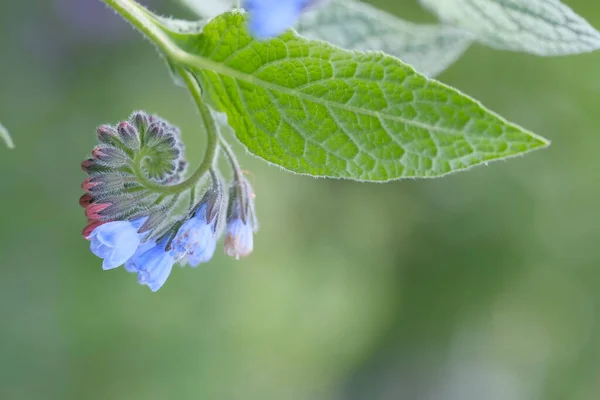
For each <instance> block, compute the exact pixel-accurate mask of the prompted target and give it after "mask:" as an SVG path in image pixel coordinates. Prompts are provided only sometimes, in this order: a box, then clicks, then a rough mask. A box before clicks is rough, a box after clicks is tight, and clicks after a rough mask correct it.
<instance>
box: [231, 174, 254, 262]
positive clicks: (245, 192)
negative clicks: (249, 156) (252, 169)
mask: <svg viewBox="0 0 600 400" xmlns="http://www.w3.org/2000/svg"><path fill="white" fill-rule="evenodd" d="M225 229H226V233H225V253H226V254H227V255H229V256H231V257H235V258H236V259H239V258H240V257H245V256H247V255H249V254H250V253H252V250H253V249H254V233H255V232H256V231H257V230H258V223H257V221H256V214H255V212H254V192H253V190H252V186H251V185H250V183H249V182H248V181H247V180H246V179H245V178H244V177H243V176H240V177H236V179H235V181H234V182H233V184H232V185H231V188H230V189H229V206H228V208H227V226H226V228H225Z"/></svg>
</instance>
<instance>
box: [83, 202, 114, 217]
mask: <svg viewBox="0 0 600 400" xmlns="http://www.w3.org/2000/svg"><path fill="white" fill-rule="evenodd" d="M108 207H110V203H100V204H90V205H89V206H87V208H86V209H85V216H86V217H88V219H100V218H101V215H100V213H101V212H102V210H105V209H107V208H108Z"/></svg>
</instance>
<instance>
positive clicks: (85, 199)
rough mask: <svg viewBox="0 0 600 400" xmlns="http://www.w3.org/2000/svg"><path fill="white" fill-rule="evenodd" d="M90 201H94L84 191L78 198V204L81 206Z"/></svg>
mask: <svg viewBox="0 0 600 400" xmlns="http://www.w3.org/2000/svg"><path fill="white" fill-rule="evenodd" d="M92 201H94V199H93V198H92V196H91V195H89V194H87V193H86V194H84V195H83V196H81V197H80V198H79V205H80V206H81V207H83V208H86V207H87V206H89V205H90V204H92Z"/></svg>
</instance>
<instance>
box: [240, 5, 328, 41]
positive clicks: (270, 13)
mask: <svg viewBox="0 0 600 400" xmlns="http://www.w3.org/2000/svg"><path fill="white" fill-rule="evenodd" d="M319 1H322V0H245V1H244V8H245V9H246V10H248V12H249V13H250V32H252V34H253V35H254V36H256V37H258V38H260V39H268V38H271V37H274V36H278V35H280V34H281V33H283V32H284V31H285V30H286V29H288V28H290V27H292V26H293V25H294V24H295V23H296V20H297V19H298V17H300V14H301V13H302V12H303V11H304V10H305V9H306V8H308V7H309V6H312V5H313V4H316V3H318V2H319Z"/></svg>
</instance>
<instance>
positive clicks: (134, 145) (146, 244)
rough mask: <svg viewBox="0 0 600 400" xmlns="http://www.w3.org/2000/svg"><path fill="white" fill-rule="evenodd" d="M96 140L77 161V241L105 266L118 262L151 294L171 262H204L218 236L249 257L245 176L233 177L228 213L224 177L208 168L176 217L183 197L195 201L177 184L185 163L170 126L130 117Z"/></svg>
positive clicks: (250, 207) (252, 223)
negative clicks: (81, 224)
mask: <svg viewBox="0 0 600 400" xmlns="http://www.w3.org/2000/svg"><path fill="white" fill-rule="evenodd" d="M98 139H99V141H100V144H99V145H98V146H96V147H95V148H94V150H93V151H92V157H91V158H89V159H87V160H85V161H84V162H83V163H82V168H83V170H84V171H85V172H86V173H87V174H88V177H87V178H86V179H85V180H84V181H83V184H82V188H83V190H84V192H85V194H84V195H83V196H82V197H81V198H80V201H79V202H80V205H81V206H82V207H84V208H85V215H86V217H87V218H88V223H87V225H86V227H85V228H84V230H83V236H84V237H85V238H86V239H88V240H90V242H91V243H90V250H91V251H92V253H93V254H95V255H96V256H98V257H100V258H102V259H103V262H102V268H103V269H105V270H108V269H114V268H117V267H119V266H121V265H124V268H125V269H126V270H127V271H129V272H132V273H135V274H137V279H138V282H139V283H140V284H142V285H146V286H148V287H149V288H150V289H151V290H152V291H157V290H158V289H160V288H161V287H162V285H163V284H164V283H165V281H166V280H167V278H168V277H169V275H170V273H171V270H172V268H173V265H175V264H176V263H179V264H181V265H188V264H189V265H190V266H192V267H196V266H198V265H199V264H201V263H205V262H208V261H210V260H211V259H212V257H213V255H214V253H215V250H216V247H217V241H218V239H219V237H220V235H221V232H223V231H225V232H226V239H225V253H227V254H228V255H231V256H233V257H235V258H239V257H240V256H246V255H248V254H250V253H251V252H252V249H253V235H254V233H255V232H256V229H257V226H258V225H257V223H256V217H255V213H254V200H253V199H254V193H253V192H252V189H251V186H250V184H249V183H248V182H247V180H246V179H245V178H244V177H243V176H241V175H240V174H238V173H235V174H234V176H235V177H234V179H233V182H232V183H231V185H230V188H229V194H230V196H229V201H228V204H229V205H228V206H227V208H226V207H225V206H226V204H227V199H226V191H225V190H224V189H223V186H224V185H223V183H222V178H220V177H219V175H218V174H216V173H214V171H211V179H212V184H211V185H210V187H209V188H208V190H206V191H205V193H204V195H203V196H202V198H201V200H200V201H199V202H198V203H197V204H192V205H191V207H189V208H188V209H187V210H186V212H184V214H183V216H181V215H177V214H176V212H175V211H174V210H176V209H179V208H181V207H180V206H181V198H182V197H183V196H182V193H183V192H186V191H187V194H188V196H189V198H190V199H192V200H193V198H194V194H195V192H196V189H195V187H192V188H191V189H190V188H189V186H188V185H182V186H181V188H180V187H179V186H178V184H180V183H182V181H183V178H184V173H185V169H186V165H187V163H186V161H185V159H184V152H183V150H184V149H183V144H182V143H181V140H180V135H179V131H178V130H177V129H176V128H175V127H173V126H172V125H170V124H169V123H167V122H166V121H164V120H162V119H160V118H158V117H156V116H149V115H147V114H145V113H143V112H136V113H134V114H133V115H132V116H131V117H130V118H129V120H128V121H125V122H121V123H120V124H118V125H117V126H108V125H104V126H101V127H100V128H98ZM191 203H193V202H191ZM225 217H226V218H225ZM223 225H224V226H223Z"/></svg>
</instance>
